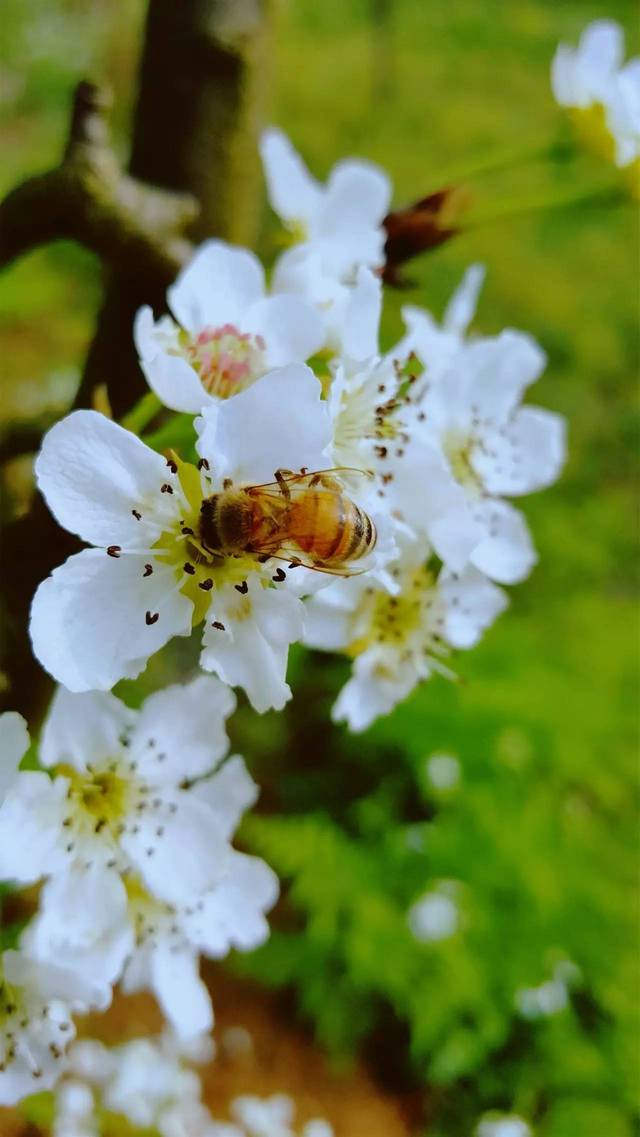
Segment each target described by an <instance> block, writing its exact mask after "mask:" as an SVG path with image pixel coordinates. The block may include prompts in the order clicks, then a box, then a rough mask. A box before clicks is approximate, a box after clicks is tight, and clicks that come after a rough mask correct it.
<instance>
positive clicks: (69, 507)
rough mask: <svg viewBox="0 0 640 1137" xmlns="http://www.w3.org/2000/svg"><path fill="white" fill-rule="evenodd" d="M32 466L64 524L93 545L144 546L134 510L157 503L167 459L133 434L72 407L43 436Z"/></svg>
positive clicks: (146, 540) (93, 413)
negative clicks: (68, 413)
mask: <svg viewBox="0 0 640 1137" xmlns="http://www.w3.org/2000/svg"><path fill="white" fill-rule="evenodd" d="M35 471H36V478H37V481H38V486H39V488H40V491H41V493H42V494H43V495H44V498H45V500H46V502H47V505H48V506H49V509H50V510H51V512H52V513H53V515H54V517H55V518H56V520H57V521H59V522H60V524H61V525H62V526H64V528H65V529H68V530H69V531H70V532H71V533H77V534H78V536H79V537H81V538H82V540H83V541H87V542H89V543H90V544H92V545H104V546H108V545H120V546H122V547H123V548H131V549H135V548H143V547H144V548H146V547H148V545H149V534H148V532H147V530H146V527H145V525H144V524H141V523H140V522H139V521H138V519H137V518H136V517H135V516H134V513H133V510H134V509H135V510H136V511H137V512H139V513H141V514H142V515H143V517H144V514H145V512H146V511H147V510H148V509H150V510H153V509H154V508H158V506H157V503H158V501H159V499H160V497H161V495H160V487H161V486H162V484H163V483H164V482H166V481H167V477H168V471H167V464H166V459H164V458H163V457H162V455H161V454H156V452H155V450H151V449H150V448H149V447H148V446H145V444H144V442H141V441H140V439H139V438H136V436H135V434H131V432H130V431H128V430H124V429H123V428H122V427H121V426H118V425H117V423H115V422H112V421H111V419H108V418H105V416H104V415H101V414H98V412H97V411H74V412H73V413H72V414H70V415H68V416H67V418H64V419H62V420H61V421H60V422H58V423H56V425H55V426H54V427H52V428H51V430H50V431H49V432H48V433H47V434H46V435H45V437H44V440H43V443H42V449H41V451H40V454H39V455H38V457H37V459H36V465H35ZM160 508H161V506H160Z"/></svg>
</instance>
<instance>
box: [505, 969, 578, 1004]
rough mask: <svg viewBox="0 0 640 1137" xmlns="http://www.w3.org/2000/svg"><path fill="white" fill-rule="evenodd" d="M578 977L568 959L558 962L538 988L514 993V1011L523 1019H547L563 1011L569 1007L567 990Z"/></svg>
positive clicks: (522, 989)
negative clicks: (549, 975)
mask: <svg viewBox="0 0 640 1137" xmlns="http://www.w3.org/2000/svg"><path fill="white" fill-rule="evenodd" d="M578 976H579V972H578V969H577V967H576V966H575V964H573V963H572V962H571V961H570V960H568V959H563V960H560V962H559V963H557V964H556V966H555V967H554V969H553V974H552V976H551V978H550V979H548V980H547V981H546V982H545V983H541V984H540V985H539V986H538V987H522V988H521V989H520V990H519V991H517V992H516V996H515V1006H516V1010H517V1011H519V1013H520V1014H521V1015H522V1017H523V1018H525V1019H540V1018H547V1017H549V1016H550V1015H557V1014H559V1012H560V1011H564V1010H565V1009H566V1007H567V1006H568V1005H569V990H570V987H571V985H572V984H573V983H575V981H576V979H577V978H578Z"/></svg>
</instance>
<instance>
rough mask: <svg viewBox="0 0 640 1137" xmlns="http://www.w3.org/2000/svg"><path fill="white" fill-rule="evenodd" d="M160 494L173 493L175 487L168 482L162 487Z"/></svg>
mask: <svg viewBox="0 0 640 1137" xmlns="http://www.w3.org/2000/svg"><path fill="white" fill-rule="evenodd" d="M160 493H173V486H170V485H169V483H168V482H165V483H164V485H163V486H160Z"/></svg>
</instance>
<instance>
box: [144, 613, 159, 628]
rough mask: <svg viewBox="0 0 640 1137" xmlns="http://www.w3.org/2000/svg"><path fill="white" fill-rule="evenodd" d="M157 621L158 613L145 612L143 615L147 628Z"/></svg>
mask: <svg viewBox="0 0 640 1137" xmlns="http://www.w3.org/2000/svg"><path fill="white" fill-rule="evenodd" d="M159 619H160V613H159V612H145V614H144V620H145V623H146V625H147V627H150V626H151V624H156V623H157V622H158V620H159Z"/></svg>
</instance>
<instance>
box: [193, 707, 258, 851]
mask: <svg viewBox="0 0 640 1137" xmlns="http://www.w3.org/2000/svg"><path fill="white" fill-rule="evenodd" d="M227 690H228V688H227ZM190 792H191V793H192V794H194V795H195V796H196V797H198V798H200V800H201V801H203V802H205V803H206V804H207V805H208V807H209V809H210V810H211V811H212V813H213V814H214V815H215V819H216V830H217V832H219V833H221V834H222V836H223V837H226V838H231V836H232V834H233V832H234V830H235V829H236V827H237V825H238V822H239V821H240V818H241V817H242V814H243V813H244V812H245V810H247V809H249V807H250V806H252V805H253V804H254V802H255V801H256V800H257V797H258V787H257V785H256V783H255V782H254V780H253V778H252V777H251V775H250V774H249V771H248V770H247V767H246V766H245V763H244V759H243V758H241V757H240V755H239V754H236V755H234V756H233V757H232V758H229V760H228V761H227V762H225V764H224V766H223V767H222V768H221V769H220V770H219V771H218V773H217V774H213V775H212V777H210V778H203V779H202V781H200V782H198V783H197V784H196V785H195V786H193V788H192V789H191V791H190Z"/></svg>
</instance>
